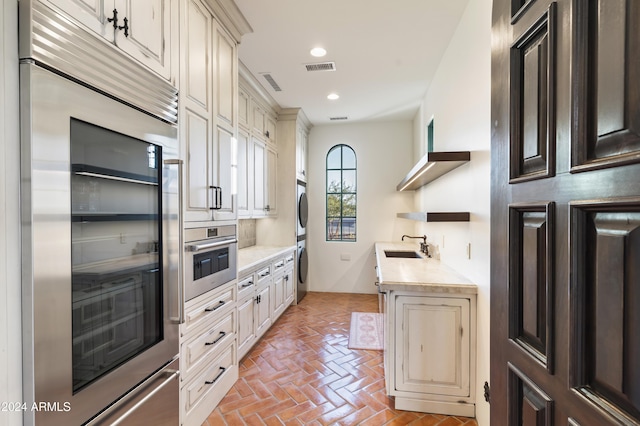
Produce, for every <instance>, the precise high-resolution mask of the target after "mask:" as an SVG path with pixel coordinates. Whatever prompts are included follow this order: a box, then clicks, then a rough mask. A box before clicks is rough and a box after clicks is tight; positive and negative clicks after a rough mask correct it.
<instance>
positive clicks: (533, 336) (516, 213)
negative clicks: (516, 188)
mask: <svg viewBox="0 0 640 426" xmlns="http://www.w3.org/2000/svg"><path fill="white" fill-rule="evenodd" d="M554 207H555V205H554V203H543V204H524V205H522V204H515V205H511V206H510V217H509V224H510V231H509V232H510V244H511V247H510V250H509V256H510V259H509V263H510V268H511V270H510V272H509V274H510V278H509V280H510V282H511V286H510V288H509V310H510V312H509V338H510V339H511V340H513V342H514V343H516V344H517V345H518V346H519V347H520V348H521V349H522V350H524V351H525V352H526V353H528V354H529V355H530V356H532V357H533V358H534V359H535V360H536V361H537V362H540V363H541V364H543V365H544V366H545V367H546V368H547V369H548V370H549V372H552V371H553V359H552V353H553V328H552V325H553V315H552V313H553V305H552V301H553V271H554V261H555V260H554V258H553V239H552V233H553V229H554V223H555V221H554Z"/></svg>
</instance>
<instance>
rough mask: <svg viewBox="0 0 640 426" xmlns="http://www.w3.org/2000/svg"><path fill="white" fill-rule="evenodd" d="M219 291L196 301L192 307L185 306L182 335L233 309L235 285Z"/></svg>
mask: <svg viewBox="0 0 640 426" xmlns="http://www.w3.org/2000/svg"><path fill="white" fill-rule="evenodd" d="M223 287H224V289H223V290H221V291H215V290H214V291H213V293H212V294H211V295H208V296H206V297H205V298H203V299H199V298H198V299H196V303H194V304H193V305H190V304H187V307H186V313H185V319H184V324H183V326H184V327H183V328H182V335H185V334H187V333H189V332H190V331H191V330H193V329H195V328H198V327H199V326H200V325H201V324H204V323H205V322H208V321H211V320H213V319H214V318H219V317H220V316H222V315H224V314H225V313H226V312H228V311H229V310H230V309H232V308H233V304H234V302H235V293H236V284H235V283H233V284H228V285H224V286H223Z"/></svg>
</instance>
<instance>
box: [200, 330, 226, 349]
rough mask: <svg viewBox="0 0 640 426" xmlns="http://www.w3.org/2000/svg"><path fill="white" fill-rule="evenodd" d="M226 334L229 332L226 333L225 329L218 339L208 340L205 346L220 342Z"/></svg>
mask: <svg viewBox="0 0 640 426" xmlns="http://www.w3.org/2000/svg"><path fill="white" fill-rule="evenodd" d="M226 335H227V333H225V332H224V331H221V332H220V334H219V335H218V337H217V338H216V340H214V341H213V342H206V343H205V346H211V345H215V344H216V343H218V342H219V341H220V339H222V338H223V337H224V336H226Z"/></svg>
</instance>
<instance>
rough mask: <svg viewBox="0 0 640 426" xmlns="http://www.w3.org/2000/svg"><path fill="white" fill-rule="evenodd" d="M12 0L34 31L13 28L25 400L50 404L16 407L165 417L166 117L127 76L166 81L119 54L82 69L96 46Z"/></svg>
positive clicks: (173, 135)
mask: <svg viewBox="0 0 640 426" xmlns="http://www.w3.org/2000/svg"><path fill="white" fill-rule="evenodd" d="M21 3H23V4H21V26H22V27H23V28H22V29H24V28H26V29H27V30H32V31H33V32H32V33H31V34H27V36H26V38H25V36H23V34H21V56H22V60H21V64H20V78H21V82H20V84H21V87H20V90H21V129H22V136H21V137H22V141H21V145H22V165H21V169H22V182H21V186H22V187H21V193H22V206H21V207H22V235H23V247H22V258H23V274H22V276H23V277H22V280H23V330H24V333H23V335H24V338H23V341H24V347H23V366H24V367H23V368H24V374H23V377H24V398H25V402H26V403H27V405H29V406H31V405H30V404H33V403H47V404H49V405H47V406H48V407H59V408H60V409H50V410H42V411H37V410H35V411H34V410H28V411H26V412H25V417H24V423H25V425H32V424H38V425H81V424H114V422H115V423H117V422H118V421H121V422H122V424H138V423H136V420H135V418H136V417H137V416H138V417H140V418H141V419H143V420H141V421H143V422H147V421H151V422H153V423H154V424H171V425H176V424H178V413H179V410H178V393H179V392H178V374H179V371H178V353H179V345H178V335H179V333H178V327H179V323H180V322H181V321H182V317H183V301H184V289H183V286H182V283H183V281H182V279H181V276H182V271H181V260H182V247H183V244H182V239H181V238H182V236H181V229H182V224H181V206H180V200H181V197H180V187H181V181H180V175H181V166H180V160H179V158H178V143H177V128H176V126H175V124H174V123H172V122H171V120H170V119H169V120H168V119H167V117H170V116H171V113H169V114H165V115H162V114H154V113H150V112H149V111H146V110H145V108H144V104H145V101H144V99H143V98H144V96H142V97H141V96H140V94H141V93H144V91H145V90H146V89H145V88H144V87H143V86H140V88H139V90H138V89H137V88H136V84H138V83H132V81H133V80H135V79H136V78H138V79H139V80H140V81H147V82H146V83H145V84H147V85H153V86H155V87H156V89H157V90H159V91H161V90H163V87H166V86H167V84H166V82H165V83H164V86H163V84H161V83H159V82H160V81H161V80H160V79H158V78H156V77H154V76H152V75H151V74H149V73H148V72H146V71H145V70H144V69H142V68H141V67H140V66H138V65H135V64H133V63H127V62H126V61H125V60H124V59H123V58H122V57H120V56H117V57H115V59H114V61H115V62H114V64H115V65H117V64H118V63H122V64H124V65H123V68H122V69H120V70H114V69H111V68H109V69H106V70H102V69H101V68H99V67H95V68H92V67H91V65H92V64H93V63H92V62H91V58H87V57H86V55H96V52H99V53H98V54H104V51H105V49H104V48H103V47H102V46H99V45H97V44H96V45H95V46H93V47H88V46H91V43H92V38H91V36H90V35H88V34H86V33H83V32H82V30H81V29H79V28H77V27H75V26H74V25H73V24H72V23H70V22H69V21H67V20H65V19H63V18H60V17H59V16H57V15H56V14H55V13H52V11H51V10H49V9H48V8H47V7H46V6H43V5H42V4H40V3H37V2H29V1H26V2H21ZM24 13H27V14H29V15H28V16H27V17H26V18H25V17H24V16H23V14H24ZM22 24H24V25H22ZM46 37H50V38H51V40H49V41H46V42H43V39H44V38H46ZM65 43H67V44H66V45H64V44H65ZM81 43H84V47H80V48H79V47H78V46H79V45H80V44H81ZM60 44H63V45H64V48H61V47H60V46H59V45H60ZM36 46H39V47H38V48H36ZM74 49H75V51H74ZM83 51H86V53H83ZM70 52H71V53H70ZM74 52H75V53H74ZM65 54H72V56H74V58H75V59H74V61H67V58H61V57H60V55H65ZM105 55H106V56H108V55H109V53H108V52H107V53H106V54H105ZM101 60H104V63H108V62H109V60H108V58H104V59H101ZM123 61H124V62H123ZM65 64H66V65H65ZM82 70H84V71H82ZM82 72H86V73H88V74H87V76H86V78H85V75H83V74H82ZM105 73H107V74H108V73H111V76H108V75H107V74H105ZM114 73H115V74H114ZM89 74H90V75H89ZM116 74H117V75H116ZM114 76H117V78H112V77H114ZM118 81H120V82H121V84H122V86H126V85H127V84H133V86H131V87H134V88H136V89H134V92H136V96H137V98H135V99H134V98H128V97H126V96H124V95H122V97H121V96H120V95H119V96H116V94H115V93H114V92H113V91H110V89H109V87H110V86H109V85H110V84H111V85H113V87H114V90H116V91H117V90H120V91H121V92H120V94H122V93H124V92H122V86H117V84H116V82H118ZM168 98H169V99H171V96H169V97H168ZM149 104H151V105H154V108H158V105H162V103H161V102H152V101H149ZM166 105H167V107H166V110H167V111H171V110H172V108H174V107H175V105H174V104H172V102H171V101H169V102H168V103H167V104H166ZM150 399H155V400H156V401H157V402H156V403H155V404H153V405H152V407H153V408H152V409H151V410H147V411H146V412H145V413H144V414H142V413H143V412H144V411H145V407H147V408H148V407H149V404H145V402H146V401H148V400H150ZM150 413H151V414H150ZM154 415H155V416H157V417H154ZM140 424H143V423H140Z"/></svg>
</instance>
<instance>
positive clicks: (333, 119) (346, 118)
mask: <svg viewBox="0 0 640 426" xmlns="http://www.w3.org/2000/svg"><path fill="white" fill-rule="evenodd" d="M348 119H349V117H329V120H331V121H339V120H348Z"/></svg>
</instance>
